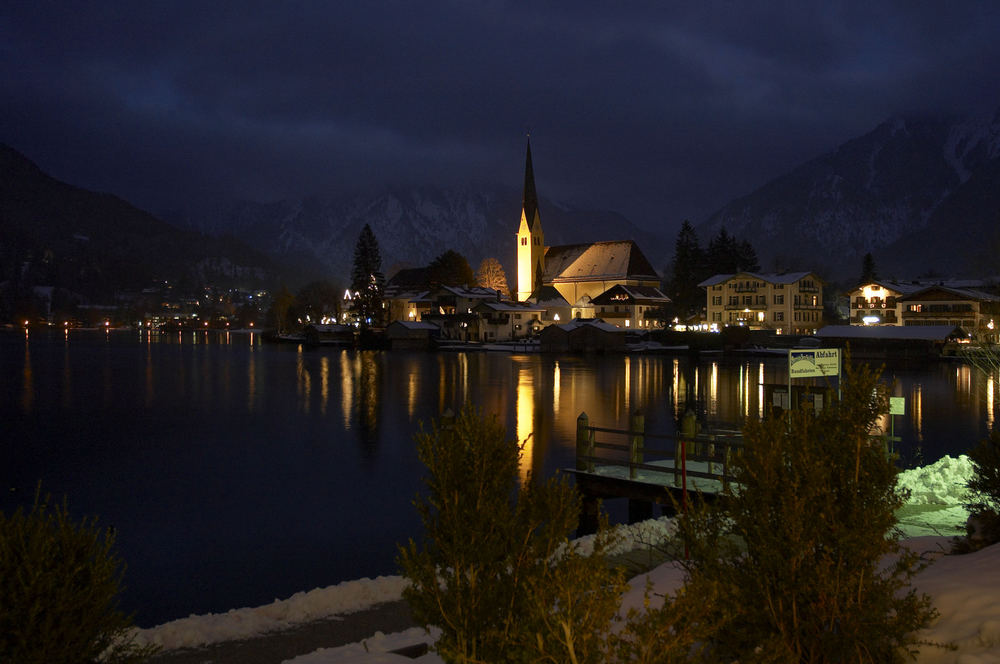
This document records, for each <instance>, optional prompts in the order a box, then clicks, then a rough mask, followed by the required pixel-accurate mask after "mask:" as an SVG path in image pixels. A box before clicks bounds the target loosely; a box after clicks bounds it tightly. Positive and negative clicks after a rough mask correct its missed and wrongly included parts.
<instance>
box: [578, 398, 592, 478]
mask: <svg viewBox="0 0 1000 664" xmlns="http://www.w3.org/2000/svg"><path fill="white" fill-rule="evenodd" d="M593 456H594V436H593V432H592V431H591V430H590V418H588V417H587V413H580V417H578V418H576V469H577V470H580V471H586V472H588V473H592V472H594V462H593V461H592V460H591V458H590V457H593Z"/></svg>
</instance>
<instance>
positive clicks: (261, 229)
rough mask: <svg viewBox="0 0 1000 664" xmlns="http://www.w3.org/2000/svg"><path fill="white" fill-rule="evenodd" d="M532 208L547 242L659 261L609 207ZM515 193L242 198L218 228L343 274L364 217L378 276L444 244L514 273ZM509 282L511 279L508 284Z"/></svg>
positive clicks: (644, 236) (657, 250)
mask: <svg viewBox="0 0 1000 664" xmlns="http://www.w3.org/2000/svg"><path fill="white" fill-rule="evenodd" d="M539 209H540V210H541V214H542V228H543V229H544V232H545V241H546V244H548V245H557V244H573V243H582V242H594V241H597V240H635V241H637V242H639V244H640V245H641V246H642V247H644V249H645V250H646V251H647V252H650V253H649V255H648V256H647V257H648V258H649V259H650V260H651V261H652V262H653V264H654V265H659V266H661V269H662V267H663V266H665V265H666V262H667V261H668V260H669V257H670V253H672V250H669V249H668V245H669V240H667V239H665V238H664V237H663V236H659V235H657V234H655V233H650V232H648V231H644V230H642V229H640V228H638V227H636V226H635V225H634V224H632V223H631V222H630V221H629V220H628V219H626V218H625V217H623V216H622V215H620V214H618V213H616V212H610V211H600V210H586V209H578V208H573V207H571V206H567V205H561V204H558V203H555V202H552V201H550V200H547V199H544V198H541V199H540V201H539ZM520 215H521V191H519V190H517V189H515V188H513V187H509V188H504V187H489V186H485V185H481V186H469V187H464V188H447V189H445V188H436V187H416V188H407V189H403V188H392V187H386V188H383V189H381V190H379V191H377V192H374V193H368V194H353V195H344V196H339V197H332V198H320V197H312V198H307V199H304V200H299V201H281V202H277V203H269V204H260V203H242V204H240V205H238V206H236V207H235V208H233V209H232V211H231V212H230V214H229V216H228V218H227V219H226V220H225V221H224V223H223V227H224V228H227V229H230V230H231V231H232V232H234V233H236V234H237V235H238V236H239V237H242V238H248V239H249V238H252V242H253V243H254V245H255V246H257V247H259V248H261V249H266V250H267V251H268V253H269V254H271V255H272V256H274V257H275V258H278V259H280V260H282V261H284V262H290V261H291V262H295V263H298V264H300V265H309V266H311V268H312V269H313V270H314V271H316V272H321V273H325V274H328V275H334V276H333V278H334V280H335V281H336V280H337V279H336V277H337V276H339V277H340V278H342V279H343V280H345V281H344V283H346V280H347V279H349V275H350V271H351V265H352V263H353V259H354V245H355V242H356V240H357V238H358V235H359V233H360V232H361V229H362V228H363V227H364V225H365V224H369V225H370V226H371V229H372V231H373V232H374V234H375V237H376V239H377V240H378V243H379V250H380V253H381V255H382V263H383V268H384V270H385V272H386V275H387V276H391V275H392V274H394V273H395V272H396V270H398V269H400V268H404V267H421V266H425V265H427V264H429V263H430V262H431V261H432V260H433V259H434V258H436V257H437V256H439V255H441V254H442V253H444V252H445V251H446V250H449V249H451V250H453V251H456V252H458V253H459V254H461V255H463V256H465V258H466V259H467V260H468V261H469V264H470V265H471V267H472V269H473V270H475V269H476V268H477V267H478V266H479V263H480V261H481V260H482V259H484V258H496V259H497V260H498V261H500V263H501V265H503V267H504V271H505V272H506V273H507V275H508V282H510V280H511V279H513V278H514V276H515V274H516V273H515V271H514V260H515V253H516V245H515V236H516V234H517V228H518V224H519V223H520V218H521V217H520ZM511 285H512V286H513V284H511Z"/></svg>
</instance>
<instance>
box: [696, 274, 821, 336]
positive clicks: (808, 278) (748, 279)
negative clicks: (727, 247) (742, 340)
mask: <svg viewBox="0 0 1000 664" xmlns="http://www.w3.org/2000/svg"><path fill="white" fill-rule="evenodd" d="M698 285H699V286H700V287H702V288H704V289H705V301H706V316H707V321H708V323H709V325H711V326H712V329H720V328H722V327H725V326H732V325H739V326H746V327H749V328H750V329H754V330H774V331H776V332H777V333H778V334H814V333H815V332H816V330H818V329H819V328H821V327H823V280H822V279H820V278H819V277H818V276H817V275H816V274H815V273H813V272H789V273H785V274H757V273H754V272H737V273H736V274H717V275H715V276H713V277H709V278H708V279H706V280H705V281H703V282H701V283H700V284H698Z"/></svg>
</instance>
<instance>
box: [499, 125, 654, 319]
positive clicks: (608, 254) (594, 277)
mask: <svg viewBox="0 0 1000 664" xmlns="http://www.w3.org/2000/svg"><path fill="white" fill-rule="evenodd" d="M659 286H660V277H659V275H658V274H657V273H656V270H655V269H654V268H653V266H652V265H651V264H650V262H649V260H648V259H647V258H646V256H645V255H644V254H643V253H642V250H641V249H639V246H638V245H637V244H636V243H635V242H634V241H632V240H627V241H620V242H593V243H589V244H568V245H561V246H554V247H546V246H545V234H544V233H543V232H542V220H541V216H540V215H539V212H538V194H537V192H536V190H535V174H534V169H533V167H532V163H531V142H530V140H529V142H528V148H527V157H526V162H525V168H524V195H523V199H522V204H521V224H520V227H519V228H518V231H517V300H518V301H519V302H532V303H534V304H538V305H543V304H544V306H545V308H546V310H547V311H549V312H550V313H549V318H550V319H552V320H554V321H558V320H560V318H561V316H559V314H558V311H560V310H563V311H565V312H566V313H565V314H564V315H565V316H566V317H567V318H569V317H571V318H594V317H597V318H602V319H604V320H605V321H606V322H608V323H611V324H614V325H616V326H618V327H626V328H649V327H653V326H654V325H655V324H656V323H655V322H654V320H653V319H648V320H647V318H646V313H647V312H648V311H649V310H651V309H657V308H659V307H661V306H663V305H664V304H666V303H668V302H670V298H668V297H667V296H666V295H664V294H663V293H662V292H661V291H660V289H659ZM553 312H556V313H553ZM553 316H554V318H553Z"/></svg>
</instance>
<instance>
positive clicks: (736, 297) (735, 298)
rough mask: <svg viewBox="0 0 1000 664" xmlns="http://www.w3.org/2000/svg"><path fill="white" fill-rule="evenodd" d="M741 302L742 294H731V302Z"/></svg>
mask: <svg viewBox="0 0 1000 664" xmlns="http://www.w3.org/2000/svg"><path fill="white" fill-rule="evenodd" d="M739 303H740V296H739V295H730V296H729V304H733V305H735V304H739Z"/></svg>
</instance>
